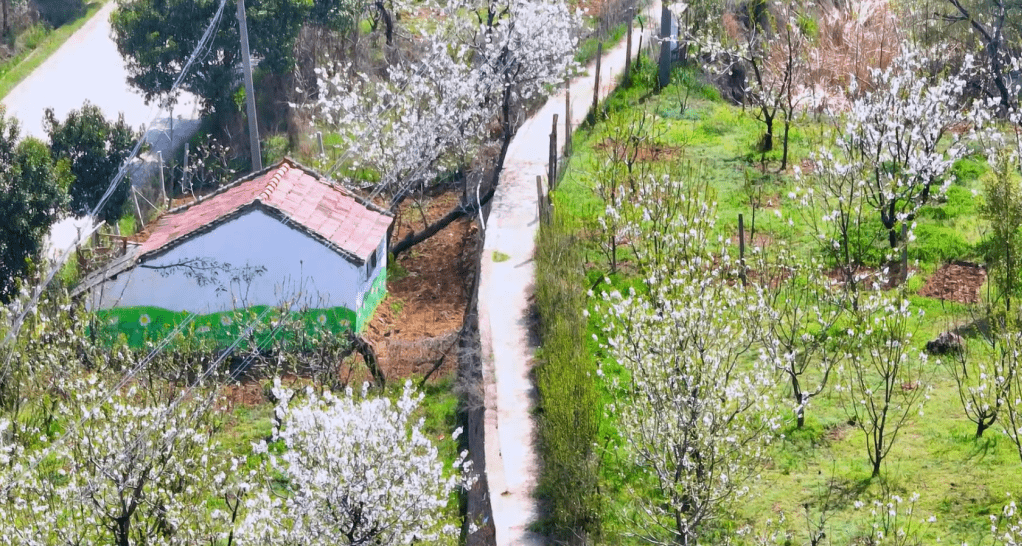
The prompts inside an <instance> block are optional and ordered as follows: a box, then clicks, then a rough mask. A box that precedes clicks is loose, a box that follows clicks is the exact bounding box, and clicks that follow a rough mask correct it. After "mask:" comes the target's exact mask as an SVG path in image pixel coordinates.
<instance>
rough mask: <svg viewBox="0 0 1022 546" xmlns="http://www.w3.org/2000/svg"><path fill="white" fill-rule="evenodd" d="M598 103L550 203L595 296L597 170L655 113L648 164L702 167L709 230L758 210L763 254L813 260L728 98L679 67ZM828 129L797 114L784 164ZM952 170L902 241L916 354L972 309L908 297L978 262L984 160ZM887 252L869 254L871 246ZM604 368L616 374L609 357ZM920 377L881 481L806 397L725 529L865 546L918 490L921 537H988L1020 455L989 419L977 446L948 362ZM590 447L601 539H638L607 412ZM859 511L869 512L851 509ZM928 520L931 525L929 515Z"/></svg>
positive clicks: (728, 232) (1017, 472) (1021, 476)
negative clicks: (596, 451)
mask: <svg viewBox="0 0 1022 546" xmlns="http://www.w3.org/2000/svg"><path fill="white" fill-rule="evenodd" d="M639 80H640V81H641V78H639ZM681 82H687V85H686V84H683V83H681ZM605 108H606V116H605V117H603V118H601V119H600V121H599V122H598V123H596V124H595V125H594V126H590V127H588V128H583V129H582V130H580V131H579V132H578V133H576V135H575V137H574V140H573V156H572V157H571V159H570V164H569V167H568V168H567V169H566V173H565V175H564V178H563V181H562V182H561V184H560V186H559V187H558V189H557V191H556V193H555V195H554V198H553V202H554V208H555V210H556V211H557V213H558V215H559V216H560V217H561V219H562V220H563V221H564V222H565V223H566V224H567V225H568V226H569V228H568V229H570V230H574V232H575V234H576V235H578V236H579V241H580V244H581V245H582V248H583V254H584V260H583V261H584V264H585V269H586V279H587V284H588V285H589V286H586V287H585V288H586V289H588V288H589V287H590V286H594V285H596V294H597V295H598V294H599V293H600V292H601V291H602V290H609V289H611V287H609V286H607V285H600V283H599V279H600V278H602V277H603V276H604V275H606V274H607V273H608V270H609V264H608V262H607V259H606V257H605V256H604V255H603V254H602V253H601V252H600V251H598V250H597V245H596V244H595V243H594V241H593V239H592V237H591V233H592V228H593V225H594V220H595V218H596V217H597V216H598V215H599V214H601V212H602V210H603V208H604V203H603V201H602V200H601V199H600V198H599V196H597V195H596V193H595V192H594V177H595V176H597V175H596V174H594V173H595V171H596V169H597V167H596V166H597V165H599V164H600V162H602V161H603V159H604V158H605V157H606V155H607V154H608V153H609V152H608V150H609V147H610V145H609V144H608V142H609V140H608V139H610V138H612V137H613V136H614V135H616V134H620V133H619V132H616V131H619V130H620V127H622V126H625V125H627V124H629V123H631V122H632V120H634V119H636V116H637V115H639V113H640V112H641V111H642V110H643V109H644V110H646V111H647V112H655V113H656V120H655V123H654V127H655V129H654V130H653V132H652V133H653V134H655V135H656V138H655V141H656V143H657V144H658V145H660V155H659V156H658V157H655V158H653V159H651V161H661V162H665V163H673V164H675V165H684V166H685V168H686V169H688V170H689V172H691V171H695V173H697V174H696V175H694V176H693V178H695V179H698V180H702V181H705V182H707V183H708V185H709V187H710V188H711V189H712V194H713V195H714V196H715V198H716V201H717V217H718V222H717V227H716V230H717V233H716V235H719V236H720V237H721V239H722V240H728V239H734V240H736V239H737V222H738V215H739V214H742V215H743V216H744V219H745V225H746V230H747V232H748V230H749V228H750V224H751V223H752V218H753V213H754V212H755V223H754V225H755V231H756V237H757V241H760V239H759V238H760V237H762V239H761V242H759V243H757V244H761V245H762V246H764V247H767V248H769V247H774V246H778V245H782V244H783V245H787V246H788V247H789V249H790V250H791V251H793V252H795V253H797V254H802V255H810V254H813V253H819V251H820V246H819V243H818V242H817V241H815V240H814V238H813V236H812V233H811V231H810V230H809V229H808V227H807V225H806V224H805V222H804V221H802V220H801V219H802V218H803V217H802V216H800V214H799V213H798V212H797V210H796V208H795V207H794V205H793V204H792V203H791V201H790V200H789V199H788V198H787V196H788V194H789V192H790V191H792V189H793V188H794V187H795V181H794V179H793V174H792V170H791V169H790V168H789V169H788V170H787V171H785V172H777V168H778V166H779V164H780V162H779V151H777V150H775V151H773V152H769V153H767V154H766V155H765V156H763V155H762V154H759V153H758V152H756V145H757V142H758V141H759V138H760V135H761V134H762V131H763V125H762V123H761V122H759V121H758V120H757V119H755V118H754V117H753V115H752V114H753V112H752V110H748V109H747V110H743V109H741V108H740V107H735V106H732V105H730V104H726V103H724V102H722V101H721V100H720V99H719V97H718V96H717V94H716V92H715V90H714V89H712V88H710V87H708V86H705V85H703V84H700V83H698V81H697V78H696V77H695V76H694V75H693V74H691V73H686V72H682V71H678V72H676V73H675V77H674V83H673V84H672V85H671V86H669V87H668V88H666V89H664V90H663V91H662V92H660V93H659V94H654V93H652V92H651V91H650V90H649V88H648V87H645V86H643V85H641V84H640V85H636V86H634V87H631V88H627V89H619V90H618V91H617V92H616V93H615V95H614V96H613V97H612V98H610V99H609V100H608V101H607V102H606V103H605ZM832 125H833V122H831V121H828V120H826V119H820V120H816V119H802V120H800V121H799V122H798V123H797V124H796V126H795V127H794V128H793V133H792V138H791V146H792V148H791V153H792V161H791V162H792V164H794V165H800V164H801V163H802V161H803V159H805V158H806V157H807V155H808V154H809V152H810V151H812V150H815V149H818V147H819V146H820V145H822V143H824V142H825V138H824V137H825V134H826V131H828V130H829V128H830V127H831V126H832ZM955 170H956V174H957V175H958V180H957V181H956V182H955V185H953V186H952V187H951V188H950V190H949V192H948V195H947V199H946V201H945V202H942V203H933V204H931V205H930V206H927V207H925V208H924V209H923V210H922V211H921V212H920V214H919V217H918V218H917V223H918V225H917V227H916V228H915V234H916V237H917V239H916V240H915V241H914V242H913V243H912V244H911V245H910V246H909V258H910V261H911V262H912V264H913V268H914V271H915V276H914V277H912V278H910V279H909V281H908V283H907V285H906V295H907V296H908V298H909V300H910V301H911V303H912V305H913V306H914V307H915V308H917V309H920V310H922V311H923V312H924V314H923V315H921V316H920V317H919V318H917V319H915V323H914V324H912V328H911V329H912V330H914V336H913V338H912V339H913V349H920V350H921V349H922V348H923V345H924V344H925V343H926V341H928V340H930V339H933V338H934V337H935V336H936V335H937V334H938V333H940V332H943V331H945V330H949V329H952V328H954V327H956V326H959V325H964V324H967V323H969V322H970V321H971V315H970V309H969V308H968V307H967V306H965V305H962V304H957V303H952V302H946V301H941V300H936V299H931V298H926V297H922V296H920V295H918V294H917V292H918V291H919V289H920V288H921V287H922V286H923V283H924V281H925V280H926V278H927V277H928V276H929V275H930V274H932V273H933V272H934V271H935V270H936V269H938V268H939V267H940V266H941V265H942V264H944V263H945V262H947V261H950V260H970V261H982V258H983V251H982V243H983V241H984V237H985V229H986V228H985V224H984V222H983V220H982V219H981V218H980V216H979V209H978V205H979V203H981V200H982V183H981V178H982V176H983V175H984V173H985V171H986V167H985V162H982V161H980V160H976V159H966V160H961V161H959V163H958V164H957V165H956V166H955ZM754 199H755V200H758V205H757V206H756V207H753V206H752V203H753V200H754ZM754 208H755V209H756V210H755V211H754ZM789 219H790V220H791V223H789ZM587 226H588V230H589V231H587ZM747 235H748V233H747ZM881 243H882V244H886V241H885V240H884V241H881ZM883 250H884V249H883V248H882V247H879V248H878V249H877V251H878V253H882V251H883ZM619 262H622V265H621V267H620V272H619V273H618V274H616V275H611V276H610V279H611V281H612V282H611V285H612V286H613V288H617V289H624V288H625V287H627V286H635V285H636V284H637V279H636V277H635V273H636V271H635V269H634V268H633V267H631V266H630V256H629V252H628V250H627V248H624V249H623V250H622V251H621V254H620V255H619ZM596 299H597V298H590V302H589V307H588V311H589V313H590V316H591V317H593V316H596V315H597V309H596V307H595V306H594V302H595V300H596ZM565 312H570V310H566V311H565ZM593 334H595V335H596V336H597V337H598V338H600V339H602V337H601V336H602V333H601V332H600V331H599V328H598V327H597V326H596V325H595V324H594V321H593V320H590V325H589V331H588V332H587V337H588V336H591V335H593ZM967 341H968V343H969V346H970V349H971V350H973V351H974V354H982V349H981V346H982V343H981V342H980V341H979V340H976V339H969V340H967ZM589 350H590V351H592V352H593V353H594V354H595V355H596V357H597V358H604V355H602V353H601V352H600V350H599V349H598V346H597V344H596V343H595V342H590V343H589ZM604 369H605V370H608V369H609V370H613V369H614V367H613V365H608V364H606V363H605V368H604ZM619 370H620V369H619ZM620 373H621V374H624V372H623V371H620ZM925 378H926V384H928V385H930V387H931V389H932V390H930V391H929V393H928V394H929V399H928V400H926V402H925V406H924V408H923V413H922V415H913V416H912V417H911V418H910V419H909V421H908V424H907V425H906V426H905V427H904V428H903V429H902V431H901V433H900V435H899V437H898V438H897V441H896V443H895V445H894V448H893V451H892V452H891V453H890V455H889V456H888V458H887V460H886V461H885V463H884V468H883V472H882V474H881V477H880V478H877V479H871V478H870V474H871V467H870V465H869V461H868V459H867V455H866V444H865V437H864V436H863V435H862V433H861V432H860V431H859V429H858V428H856V427H854V426H850V425H849V414H848V413H846V411H845V409H844V408H845V404H844V401H843V400H842V398H841V396H840V395H839V394H838V393H836V392H835V391H834V390H833V389H832V388H828V389H827V390H826V391H825V392H824V394H821V395H820V396H819V397H818V398H815V399H814V400H813V402H812V403H811V405H810V406H809V408H808V410H807V421H806V425H805V427H804V428H802V429H796V428H795V423H794V419H793V415H785V422H784V424H783V425H782V428H781V431H780V432H781V434H780V435H778V437H777V438H776V439H775V441H774V442H773V444H772V447H771V452H770V461H769V463H768V464H767V465H766V467H765V468H764V469H763V471H762V474H761V476H760V478H759V479H758V480H755V481H753V482H752V483H750V484H749V485H750V487H751V493H752V494H751V495H750V496H748V497H747V498H745V499H743V500H742V501H741V502H740V503H738V505H737V508H736V510H735V511H734V512H733V513H732V514H731V515H730V519H729V520H728V521H726V522H724V527H723V528H724V529H725V530H726V529H735V528H737V527H738V526H741V525H745V524H749V525H752V526H754V527H756V526H758V527H762V526H764V525H766V520H767V519H772V520H775V521H776V520H777V519H778V518H779V517H780V516H781V515H782V514H783V515H784V517H785V518H786V522H785V523H784V524H783V525H782V526H781V527H782V528H783V529H784V530H786V531H787V532H789V533H791V541H790V543H792V544H808V543H809V532H810V529H811V525H810V524H809V523H807V522H809V521H818V520H819V519H820V518H821V517H823V518H824V519H825V520H826V524H825V532H826V534H827V540H826V543H829V544H857V543H864V542H861V541H862V540H863V537H864V536H865V535H866V534H868V533H869V530H870V526H871V524H872V521H873V519H872V516H871V514H870V502H871V500H872V499H876V498H888V497H889V496H890V495H898V496H900V497H902V498H904V499H905V503H904V505H903V506H902V508H901V510H900V513H901V515H902V517H905V511H906V509H907V506H908V504H909V499H910V498H911V497H912V495H913V493H918V495H919V497H918V500H917V501H915V502H914V507H913V515H912V516H911V519H912V521H913V522H914V523H913V527H914V528H915V529H916V537H917V538H918V539H919V540H920V541H921V542H922V543H925V544H933V543H937V542H938V541H939V543H949V544H958V543H964V542H967V543H970V544H975V543H980V542H981V541H984V540H985V541H987V542H989V540H990V528H989V525H990V520H989V517H990V515H991V514H999V513H1000V510H1001V507H1002V506H1003V505H1004V504H1005V503H1006V498H1007V497H1006V494H1008V493H1011V494H1013V495H1014V496H1016V497H1017V496H1018V495H1020V494H1022V464H1020V461H1019V456H1018V453H1017V452H1016V450H1015V446H1014V444H1012V443H1011V442H1010V441H1009V439H1008V438H1007V437H1006V436H1004V435H1003V434H1001V433H1000V431H999V429H998V428H997V426H996V425H995V427H994V428H992V429H990V430H989V431H988V432H987V433H986V434H985V435H984V437H983V438H982V439H976V438H975V425H974V424H972V423H971V422H970V421H968V419H966V417H965V414H964V412H963V410H962V406H961V403H960V401H959V397H958V391H957V388H956V386H955V383H954V381H953V379H952V376H951V374H950V372H949V371H948V370H947V368H946V367H945V365H942V364H940V363H938V362H936V360H935V359H931V360H930V361H929V363H928V364H927V369H926V370H925ZM833 383H834V382H833V381H831V384H833ZM779 385H780V386H779V387H778V389H779V391H778V393H779V394H780V395H782V396H783V395H786V394H787V393H788V392H789V391H788V388H787V387H786V386H785V383H783V382H779ZM603 393H604V399H603V402H604V404H606V403H608V402H609V401H610V399H609V398H608V396H609V394H608V391H607V389H606V388H605V387H604V388H603ZM789 396H790V395H789ZM597 443H599V444H600V445H603V446H605V449H604V451H603V452H602V454H601V455H600V467H599V468H600V470H599V476H600V489H601V492H602V494H603V497H604V505H605V508H604V511H603V512H604V514H603V523H602V531H603V536H602V540H601V542H602V543H606V544H632V543H636V544H637V543H639V541H638V539H635V538H632V537H630V536H629V533H630V532H631V531H634V530H635V527H634V526H635V522H634V521H632V519H631V516H632V515H634V513H635V512H634V511H635V510H636V503H635V500H636V499H637V498H638V497H639V496H640V495H644V494H645V493H644V487H645V485H644V482H643V480H642V479H641V477H640V476H641V472H640V469H637V468H635V467H633V466H632V465H631V463H629V462H628V461H627V460H625V458H624V456H623V447H624V446H621V445H620V440H619V439H618V438H617V436H616V432H615V427H614V423H613V420H612V419H611V418H609V417H605V418H604V421H603V424H602V426H601V430H600V434H599V438H598V442H597ZM857 502H863V503H865V506H864V507H861V508H857V507H856V503H857ZM931 516H932V517H933V518H934V521H933V522H928V521H925V520H929V518H930V517H931ZM916 520H918V521H916ZM909 543H912V542H909Z"/></svg>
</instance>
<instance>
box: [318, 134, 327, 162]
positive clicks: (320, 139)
mask: <svg viewBox="0 0 1022 546" xmlns="http://www.w3.org/2000/svg"><path fill="white" fill-rule="evenodd" d="M316 142H317V143H318V144H319V157H326V148H324V147H323V131H316Z"/></svg>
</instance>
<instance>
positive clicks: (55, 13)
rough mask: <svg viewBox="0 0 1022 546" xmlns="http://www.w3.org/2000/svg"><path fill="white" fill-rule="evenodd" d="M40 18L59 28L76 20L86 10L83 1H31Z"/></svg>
mask: <svg viewBox="0 0 1022 546" xmlns="http://www.w3.org/2000/svg"><path fill="white" fill-rule="evenodd" d="M31 1H32V5H33V6H34V7H35V9H36V11H38V12H39V17H41V18H42V19H43V20H44V21H46V22H47V23H49V24H50V26H52V27H59V26H61V25H63V24H65V23H67V22H68V21H70V20H72V19H74V18H75V17H77V16H78V15H80V14H81V13H82V11H84V9H85V2H83V1H82V0H31Z"/></svg>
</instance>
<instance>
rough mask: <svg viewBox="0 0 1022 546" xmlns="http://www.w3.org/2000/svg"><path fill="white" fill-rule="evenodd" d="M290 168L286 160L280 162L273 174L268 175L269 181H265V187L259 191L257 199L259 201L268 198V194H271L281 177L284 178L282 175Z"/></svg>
mask: <svg viewBox="0 0 1022 546" xmlns="http://www.w3.org/2000/svg"><path fill="white" fill-rule="evenodd" d="M290 170H291V165H290V164H288V163H287V162H286V161H285V162H282V163H281V164H280V168H278V169H277V171H276V172H274V173H273V176H272V177H270V181H269V182H267V183H266V188H265V189H263V191H262V192H260V193H259V196H258V197H257V199H259V200H260V201H265V200H267V199H269V198H270V195H271V194H273V190H275V189H277V185H278V184H280V181H281V179H282V178H284V175H285V174H287V172H288V171H290Z"/></svg>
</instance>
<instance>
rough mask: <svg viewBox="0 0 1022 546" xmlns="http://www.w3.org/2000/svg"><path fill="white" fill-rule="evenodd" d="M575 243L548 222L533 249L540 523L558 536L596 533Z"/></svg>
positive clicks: (590, 388)
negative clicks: (543, 513) (545, 506)
mask: <svg viewBox="0 0 1022 546" xmlns="http://www.w3.org/2000/svg"><path fill="white" fill-rule="evenodd" d="M580 261H581V260H580V255H579V250H578V244H577V241H575V238H574V237H572V236H571V234H570V233H569V231H568V229H567V228H566V226H565V225H564V224H563V223H562V222H560V221H558V220H556V219H555V220H554V222H552V223H551V224H550V225H547V226H544V228H543V229H541V230H540V232H539V240H538V242H537V246H536V306H537V309H538V312H539V316H540V327H539V330H540V338H541V340H542V348H541V349H540V352H539V357H540V365H539V366H538V367H537V368H536V385H537V387H538V389H539V397H540V402H539V444H540V454H541V457H542V460H543V469H542V471H541V474H540V479H539V490H540V494H541V495H542V496H543V497H544V498H546V499H548V500H549V502H550V509H549V510H548V511H547V517H546V519H545V521H543V522H542V523H543V524H544V525H545V526H546V527H547V530H548V532H549V533H550V534H551V535H553V536H554V537H557V538H562V539H567V538H569V537H578V536H589V537H595V536H598V535H599V534H600V525H601V521H602V517H603V515H602V511H603V508H602V506H603V503H602V499H601V496H600V493H599V490H598V488H597V472H598V470H597V454H596V452H595V448H594V444H595V442H596V438H597V432H598V430H599V425H600V416H601V414H602V404H601V403H600V397H599V394H598V393H597V389H596V363H595V360H594V359H593V356H592V354H591V352H590V351H589V350H588V349H587V347H586V342H585V340H586V338H587V336H586V318H585V316H584V315H583V310H584V309H585V308H586V296H585V292H584V291H583V288H582V280H583V279H582V272H581V270H579V268H578V264H579V262H580Z"/></svg>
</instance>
